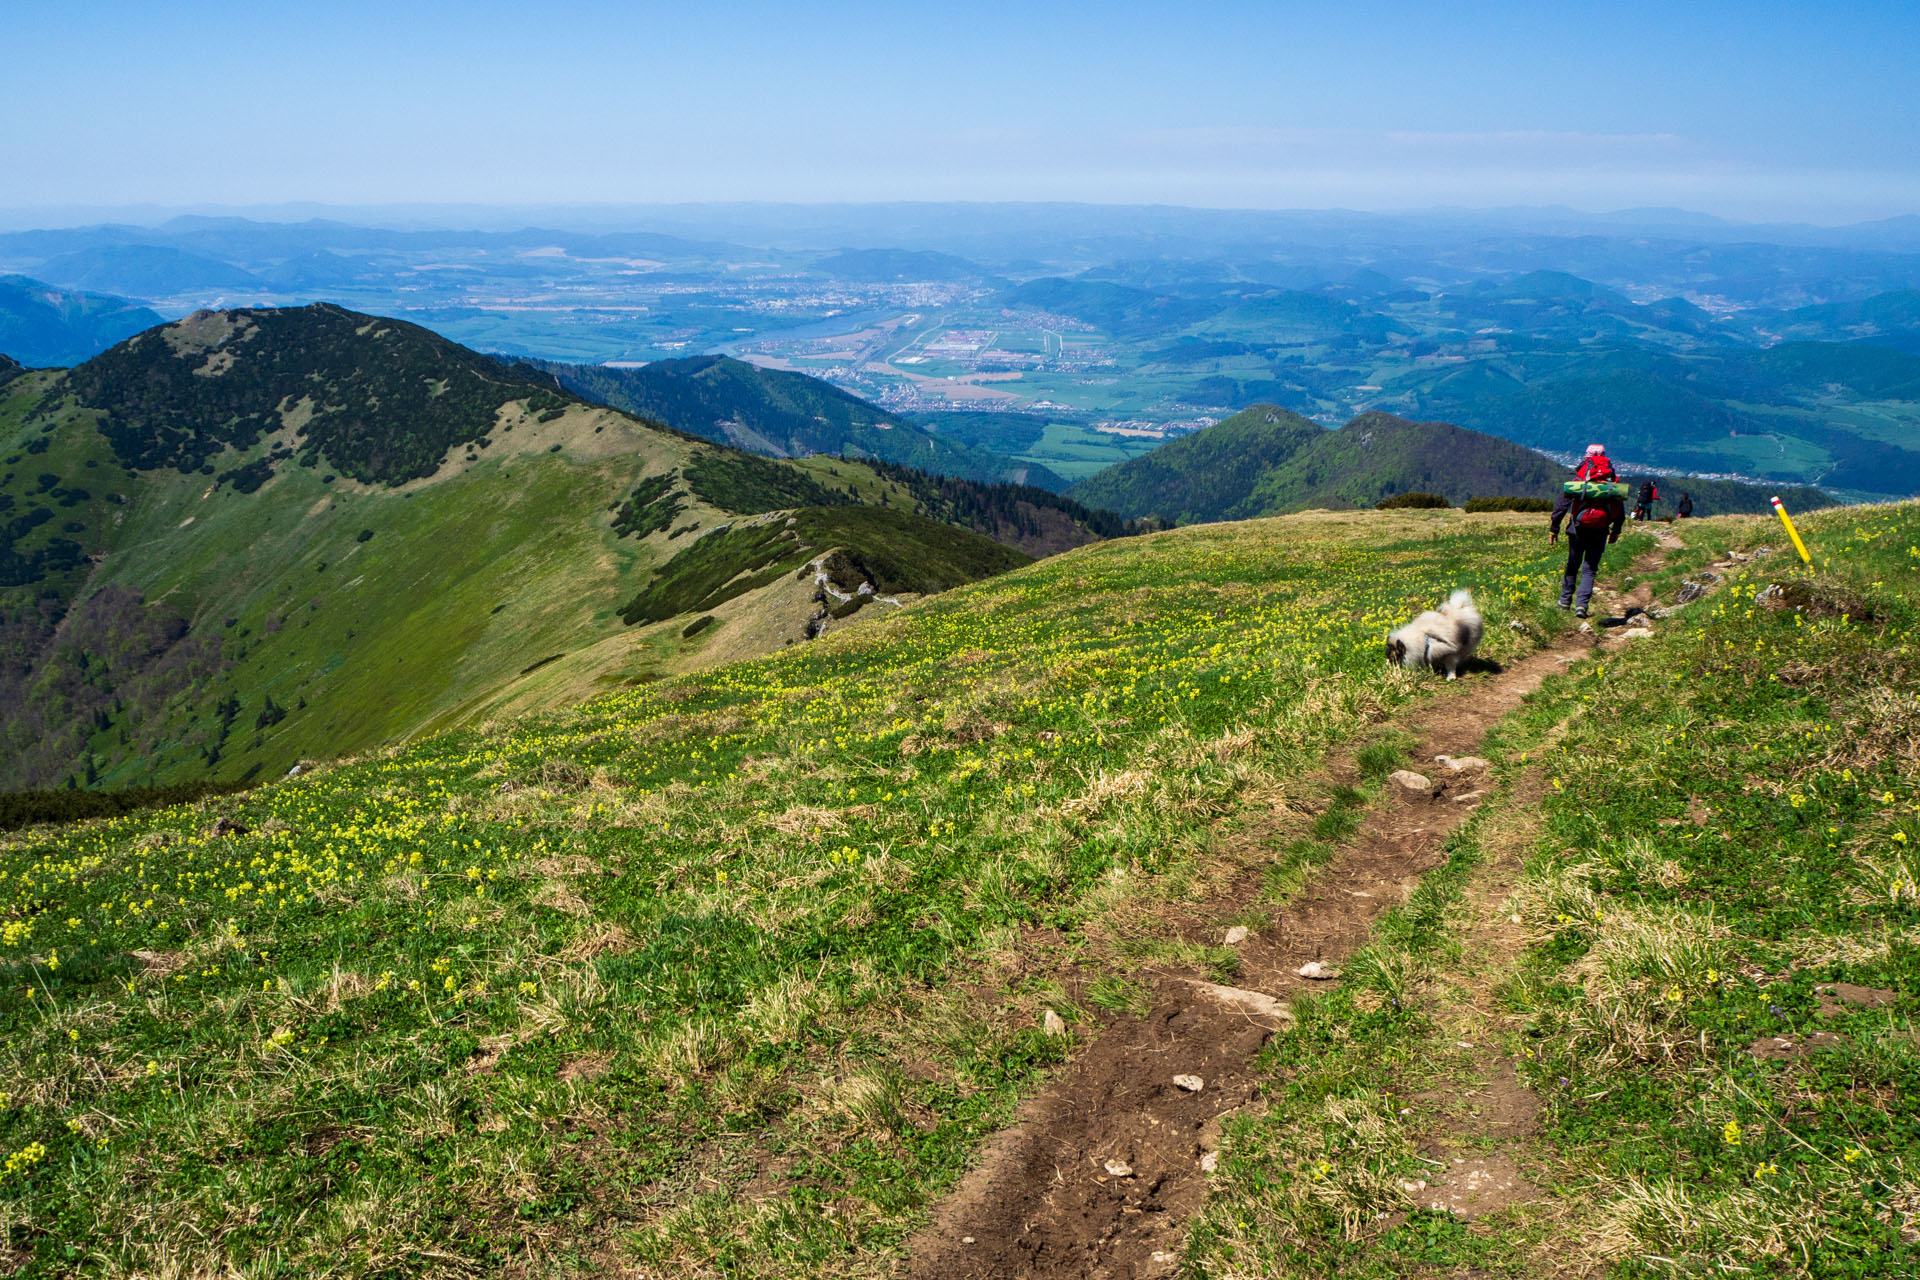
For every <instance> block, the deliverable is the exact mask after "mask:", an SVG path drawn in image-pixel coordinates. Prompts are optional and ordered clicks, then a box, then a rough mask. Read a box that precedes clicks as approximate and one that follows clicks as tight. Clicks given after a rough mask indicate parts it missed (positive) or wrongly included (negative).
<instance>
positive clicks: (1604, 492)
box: [1547, 459, 1627, 618]
mask: <svg viewBox="0 0 1920 1280" xmlns="http://www.w3.org/2000/svg"><path fill="white" fill-rule="evenodd" d="M1603 461H1604V459H1603ZM1576 474H1577V473H1576ZM1607 474H1608V475H1609V476H1611V475H1612V467H1611V465H1609V467H1608V472H1607ZM1626 491H1627V486H1625V485H1624V484H1614V483H1612V482H1611V481H1610V480H1609V481H1598V480H1590V479H1580V480H1572V481H1569V482H1568V483H1567V484H1566V486H1565V491H1564V492H1563V493H1561V495H1560V501H1559V502H1557V503H1555V504H1554V508H1553V520H1552V522H1551V523H1550V524H1549V525H1548V528H1547V540H1548V542H1549V543H1555V542H1558V541H1560V525H1561V522H1562V521H1564V522H1565V523H1566V526H1567V568H1566V571H1565V572H1564V573H1562V574H1561V575H1560V607H1561V608H1562V609H1572V610H1573V612H1574V616H1575V617H1580V618H1584V617H1586V616H1587V605H1588V603H1589V602H1590V601H1591V600H1592V599H1593V579H1594V575H1595V574H1597V573H1599V572H1600V557H1601V556H1602V555H1603V554H1605V552H1606V549H1607V546H1608V544H1609V543H1614V542H1618V541H1619V540H1620V526H1621V525H1623V524H1625V523H1626V519H1627V508H1626V504H1625V503H1623V502H1622V501H1621V500H1620V499H1621V496H1622V495H1623V494H1625V493H1626ZM1576 586H1577V587H1578V589H1579V594H1578V596H1577V597H1576V595H1575V594H1574V591H1575V587H1576Z"/></svg>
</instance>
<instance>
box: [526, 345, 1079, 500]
mask: <svg viewBox="0 0 1920 1280" xmlns="http://www.w3.org/2000/svg"><path fill="white" fill-rule="evenodd" d="M528 363H529V364H531V365H533V366H535V367H537V368H540V369H543V370H545V371H547V372H548V373H551V374H552V375H553V376H554V377H555V378H557V379H558V380H559V381H560V384H561V385H562V386H564V387H566V388H567V389H568V390H569V391H572V392H574V393H575V394H576V395H581V396H585V397H586V398H588V399H590V400H594V401H597V402H599V403H601V404H606V405H611V406H612V407H614V408H616V409H622V410H625V411H626V412H628V413H633V414H638V415H639V416H641V417H643V418H652V419H655V420H657V421H660V422H669V423H672V424H673V425H674V426H675V427H678V428H679V429H680V430H682V431H691V432H692V433H693V434H695V435H698V436H704V437H706V438H707V439H709V440H718V441H720V442H722V443H724V444H730V445H733V446H734V447H736V448H740V449H746V450H749V451H750V452H753V453H759V454H765V455H767V456H769V457H775V458H792V457H805V456H806V455H808V454H814V453H831V454H844V455H846V456H848V457H865V458H878V459H880V460H882V461H884V462H892V463H897V464H899V465H901V466H907V467H913V468H915V469H917V470H920V471H930V472H934V473H936V474H939V475H948V476H959V477H962V478H964V479H969V480H980V481H987V482H994V481H1003V482H1007V483H1012V484H1023V485H1031V486H1033V487H1035V488H1040V489H1050V490H1053V491H1055V492H1058V491H1060V490H1063V489H1065V488H1066V487H1067V482H1066V481H1065V480H1063V479H1062V478H1061V477H1059V476H1057V475H1055V474H1054V473H1053V472H1051V471H1049V470H1047V468H1045V467H1043V466H1040V465H1038V464H1036V463H1022V462H1015V461H1013V460H1011V459H1008V458H1003V457H1001V456H999V455H997V454H993V453H988V452H986V451H984V450H981V449H974V448H969V447H968V446H966V445H963V444H958V443H955V442H954V441H952V440H950V439H947V438H945V437H942V436H939V435H935V434H934V433H933V432H931V431H928V430H927V429H926V428H924V427H921V426H919V425H918V424H916V423H914V422H911V421H909V420H908V419H906V418H903V417H901V416H900V415H898V414H894V413H889V412H887V411H886V410H885V409H882V408H880V407H878V406H877V405H873V404H870V403H868V402H867V401H865V400H862V399H860V397H858V396H855V395H851V394H849V393H847V392H845V391H842V390H840V389H839V388H837V387H835V386H833V385H832V384H831V383H828V382H823V381H821V380H820V379H818V378H811V377H807V376H806V375H804V374H798V373H788V372H785V371H783V370H778V369H764V368H761V367H759V366H757V365H752V364H749V363H747V362H746V361H744V360H735V359H733V358H732V357H730V356H691V357H688V358H686V359H681V360H656V361H654V362H653V363H651V364H648V365H646V366H644V367H642V368H638V369H617V368H607V367H605V366H599V365H568V364H556V363H552V362H548V361H529V362H528Z"/></svg>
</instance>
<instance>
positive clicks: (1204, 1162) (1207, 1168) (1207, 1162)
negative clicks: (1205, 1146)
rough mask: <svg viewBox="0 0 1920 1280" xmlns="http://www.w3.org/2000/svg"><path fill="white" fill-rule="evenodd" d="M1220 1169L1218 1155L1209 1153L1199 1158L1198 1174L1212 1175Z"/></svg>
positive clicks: (1215, 1152) (1214, 1152) (1212, 1152)
mask: <svg viewBox="0 0 1920 1280" xmlns="http://www.w3.org/2000/svg"><path fill="white" fill-rule="evenodd" d="M1219 1167H1220V1153H1219V1152H1218V1151H1209V1152H1207V1154H1205V1155H1203V1156H1201V1157H1200V1172H1202V1173H1212V1172H1214V1171H1215V1170H1217V1169H1218V1168H1219Z"/></svg>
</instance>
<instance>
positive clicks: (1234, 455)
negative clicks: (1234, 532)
mask: <svg viewBox="0 0 1920 1280" xmlns="http://www.w3.org/2000/svg"><path fill="white" fill-rule="evenodd" d="M1566 438H1568V439H1572V438H1575V437H1573V436H1567V437H1566ZM1578 438H1580V439H1585V438H1586V437H1585V436H1584V435H1582V436H1580V437H1578ZM1596 438H1598V437H1596ZM1568 474H1569V472H1568V470H1567V469H1566V468H1565V467H1563V466H1561V465H1560V464H1559V463H1556V462H1554V461H1553V460H1552V459H1550V458H1547V457H1545V456H1543V455H1541V454H1538V453H1535V452H1533V451H1532V450H1531V449H1528V448H1524V447H1522V446H1520V445H1517V444H1514V443H1512V442H1511V441H1509V440H1507V439H1503V438H1500V437H1499V436H1494V435H1487V434H1484V433H1482V432H1478V431H1469V430H1466V429H1464V428H1461V427H1456V426H1453V425H1451V424H1449V423H1445V422H1409V421H1407V420H1406V419H1404V418H1397V417H1395V416H1393V415H1392V414H1387V413H1379V412H1372V413H1364V414H1361V415H1360V416H1359V417H1357V418H1354V419H1353V420H1352V421H1350V422H1348V423H1347V424H1346V425H1345V426H1343V427H1341V428H1339V429H1338V430H1335V431H1328V430H1326V429H1324V428H1322V427H1320V426H1319V425H1318V424H1317V423H1314V422H1312V421H1310V420H1308V419H1306V418H1303V417H1300V416H1299V415H1298V414H1294V413H1290V412H1288V411H1287V410H1285V409H1281V408H1279V407H1278V406H1275V405H1258V406H1255V407H1254V408H1252V409H1248V410H1245V411H1244V412H1241V413H1238V414H1235V415H1234V416H1233V417H1231V418H1228V419H1226V420H1224V421H1222V422H1219V423H1216V424H1214V425H1213V426H1211V427H1208V428H1206V429H1204V430H1202V431H1197V432H1195V433H1194V434H1192V435H1190V436H1186V437H1183V438H1181V439H1179V440H1173V441H1169V442H1168V443H1167V444H1164V445H1161V446H1160V447H1159V448H1157V449H1155V450H1153V451H1152V452H1151V453H1147V454H1143V455H1142V456H1140V457H1138V458H1134V459H1131V460H1130V461H1127V462H1123V463H1120V464H1118V465H1116V466H1113V467H1109V468H1107V469H1106V470H1104V471H1101V472H1099V473H1098V474H1096V475H1094V476H1092V477H1089V478H1088V479H1086V480H1083V481H1081V482H1080V483H1079V484H1077V485H1075V486H1074V487H1073V488H1072V489H1071V490H1070V491H1069V495H1070V496H1071V497H1073V498H1075V499H1077V500H1078V501H1081V502H1084V503H1087V504H1088V505H1090V506H1100V507H1105V508H1107V509H1109V510H1112V511H1116V512H1118V513H1120V514H1121V515H1123V516H1130V517H1138V516H1145V515H1156V516H1159V517H1161V518H1164V519H1168V520H1172V521H1174V522H1176V523H1192V522H1195V521H1203V520H1237V519H1245V518H1248V517H1250V516H1258V515H1273V514H1278V513H1281V512H1285V511H1294V510H1301V509H1305V508H1311V507H1325V508H1330V509H1335V510H1339V509H1345V508H1351V507H1370V506H1373V505H1374V504H1375V503H1376V502H1378V501H1380V500H1381V499H1382V498H1386V497H1389V496H1392V495H1394V494H1399V493H1408V492H1426V493H1438V494H1440V495H1441V496H1443V497H1445V498H1447V499H1448V500H1449V501H1451V502H1453V503H1455V504H1459V503H1463V502H1465V501H1467V500H1468V499H1470V498H1473V497H1477V496H1493V495H1500V496H1520V497H1553V496H1556V495H1557V493H1558V490H1559V488H1560V484H1561V482H1562V481H1563V480H1564V479H1565V478H1566V477H1567V475H1568ZM1630 479H1632V480H1635V481H1637V480H1638V479H1639V477H1630ZM1656 479H1657V480H1658V482H1659V484H1660V485H1661V488H1662V491H1663V497H1666V498H1670V499H1674V500H1677V499H1678V497H1679V493H1680V490H1682V489H1687V490H1689V491H1691V492H1692V493H1693V495H1694V499H1695V502H1696V504H1697V505H1698V507H1699V510H1700V512H1701V513H1702V514H1706V513H1713V514H1724V513H1730V512H1746V513H1753V512H1762V511H1767V510H1769V509H1770V508H1769V506H1768V499H1769V497H1770V496H1771V495H1772V494H1773V493H1775V492H1778V493H1780V494H1781V495H1782V496H1783V498H1784V500H1785V501H1786V502H1787V503H1788V504H1789V505H1790V506H1792V507H1794V508H1795V509H1796V510H1806V509H1809V508H1812V507H1816V506H1824V505H1827V504H1828V503H1829V502H1830V501H1831V499H1829V498H1828V497H1827V496H1826V495H1825V494H1824V493H1821V492H1819V491H1818V490H1813V489H1807V488H1804V487H1796V488H1782V489H1777V490H1767V489H1762V488H1758V487H1756V486H1753V485H1746V484H1739V483H1735V482H1731V481H1716V480H1705V479H1700V478H1698V477H1692V476H1661V477H1656ZM1668 491H1671V492H1670V493H1669V492H1668Z"/></svg>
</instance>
